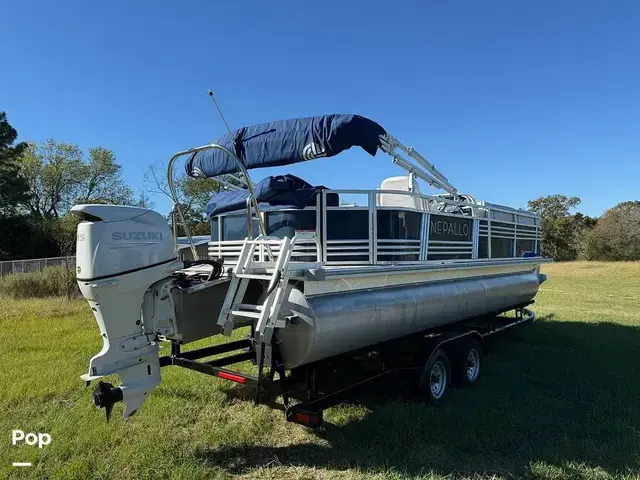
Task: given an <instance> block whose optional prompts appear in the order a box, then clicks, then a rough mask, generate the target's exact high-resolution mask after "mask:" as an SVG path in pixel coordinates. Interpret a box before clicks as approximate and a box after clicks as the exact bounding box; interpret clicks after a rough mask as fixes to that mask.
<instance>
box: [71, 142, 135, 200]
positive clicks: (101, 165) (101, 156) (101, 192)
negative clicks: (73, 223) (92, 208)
mask: <svg viewBox="0 0 640 480" xmlns="http://www.w3.org/2000/svg"><path fill="white" fill-rule="evenodd" d="M81 175H82V181H81V183H80V186H79V191H78V195H77V198H76V200H75V201H76V202H77V203H112V204H116V205H132V204H134V203H135V200H134V195H133V190H132V189H131V187H129V186H128V185H127V184H126V183H125V181H124V179H123V178H122V167H121V166H120V165H118V164H117V163H116V157H115V155H114V153H113V152H112V151H111V150H109V149H106V148H103V147H95V148H90V149H89V159H88V162H86V163H85V165H84V167H83V171H82V172H81Z"/></svg>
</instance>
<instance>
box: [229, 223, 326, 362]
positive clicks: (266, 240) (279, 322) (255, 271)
mask: <svg viewBox="0 0 640 480" xmlns="http://www.w3.org/2000/svg"><path fill="white" fill-rule="evenodd" d="M313 238H315V233H312V234H306V233H305V234H297V235H295V236H294V237H293V239H290V238H289V237H284V238H283V239H281V238H278V237H266V236H259V237H257V238H255V239H249V238H247V239H245V241H244V243H243V245H242V250H241V251H240V256H239V257H238V263H237V264H236V268H235V272H234V273H232V279H231V282H230V284H229V290H228V291H227V295H226V297H225V299H224V302H223V304H222V309H221V310H220V315H219V317H218V325H219V326H220V327H222V329H223V331H224V334H225V335H226V336H227V337H228V336H230V335H231V332H232V331H233V328H234V319H235V318H236V317H243V318H251V319H255V320H256V323H255V338H256V340H257V342H256V352H257V357H258V358H257V361H258V362H259V363H261V358H260V357H261V355H262V354H263V352H262V348H263V346H264V360H265V362H266V363H267V364H269V363H270V362H271V340H272V338H273V332H274V330H275V329H276V328H282V327H284V326H285V324H286V320H285V319H280V318H279V314H280V308H281V307H282V303H283V302H284V301H285V300H286V298H285V296H286V293H287V285H288V284H289V278H290V276H291V270H290V269H289V262H290V261H291V256H292V254H293V249H294V246H295V244H296V243H297V242H298V241H303V240H310V239H313ZM277 246H279V247H280V248H279V251H278V252H277V258H275V261H274V260H272V261H268V262H260V261H256V260H255V257H256V255H257V254H258V252H256V249H257V248H258V247H263V248H265V249H266V250H267V252H268V253H269V255H268V256H269V257H270V258H271V259H273V257H274V253H273V249H275V247H277ZM251 280H264V281H268V282H269V284H268V287H267V290H266V295H264V299H263V301H262V303H260V304H257V305H253V304H247V303H241V302H242V300H243V298H244V296H245V293H246V291H247V287H248V285H249V282H250V281H251Z"/></svg>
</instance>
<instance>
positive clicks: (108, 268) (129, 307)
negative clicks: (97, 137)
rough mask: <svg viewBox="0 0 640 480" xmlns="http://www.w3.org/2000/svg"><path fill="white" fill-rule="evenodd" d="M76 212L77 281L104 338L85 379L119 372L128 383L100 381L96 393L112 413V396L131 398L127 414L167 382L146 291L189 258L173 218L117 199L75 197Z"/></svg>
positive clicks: (95, 397) (114, 399)
mask: <svg viewBox="0 0 640 480" xmlns="http://www.w3.org/2000/svg"><path fill="white" fill-rule="evenodd" d="M71 212H72V213H73V214H74V215H76V216H78V217H80V219H81V223H80V224H79V225H78V236H77V258H76V276H77V280H78V285H79V286H80V290H81V291H82V295H84V298H86V299H87V301H88V302H89V305H90V306H91V309H92V310H93V314H94V315H95V317H96V320H97V322H98V326H99V327H100V333H101V335H102V340H103V342H104V345H103V347H102V350H101V351H100V352H99V353H98V354H97V355H95V356H94V357H93V358H92V359H91V362H90V364H89V373H87V374H86V375H83V376H82V379H83V380H85V381H87V382H89V381H91V380H95V379H98V378H101V377H103V376H105V375H111V374H115V373H117V374H119V375H120V381H121V384H120V385H119V386H118V387H115V388H114V387H113V385H111V384H109V383H105V382H102V381H101V382H100V384H99V386H98V387H97V388H96V389H95V391H94V392H93V400H94V403H95V404H96V406H97V407H102V408H105V410H106V413H107V420H108V419H109V415H110V413H111V409H112V407H113V404H114V403H115V402H117V401H120V400H124V402H125V405H126V407H125V411H124V417H125V418H128V417H130V416H131V415H133V414H134V413H135V412H136V410H138V408H140V406H141V405H142V403H143V402H144V401H145V399H146V398H148V396H149V395H150V394H151V391H152V390H153V389H154V388H155V387H156V386H157V385H158V384H159V383H160V363H159V357H158V349H159V348H158V342H157V338H156V332H155V329H156V325H145V322H144V319H143V317H142V314H141V307H142V303H143V299H144V296H145V292H147V290H148V289H149V287H150V286H151V285H153V284H154V283H156V282H158V281H160V280H163V279H166V278H168V277H169V276H170V275H171V274H173V273H174V272H175V271H177V270H179V269H181V268H183V267H184V264H183V263H182V262H180V261H178V260H177V259H176V252H175V247H174V242H173V238H172V235H171V230H170V228H169V225H168V223H167V221H166V219H165V218H164V217H163V216H162V215H160V214H159V213H157V212H154V211H152V210H148V209H146V208H138V207H125V206H116V205H76V206H75V207H73V208H72V209H71ZM147 323H149V322H147Z"/></svg>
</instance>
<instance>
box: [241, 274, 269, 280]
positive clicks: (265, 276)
mask: <svg viewBox="0 0 640 480" xmlns="http://www.w3.org/2000/svg"><path fill="white" fill-rule="evenodd" d="M236 277H238V278H251V279H256V280H271V278H272V277H273V275H271V274H267V273H238V274H236Z"/></svg>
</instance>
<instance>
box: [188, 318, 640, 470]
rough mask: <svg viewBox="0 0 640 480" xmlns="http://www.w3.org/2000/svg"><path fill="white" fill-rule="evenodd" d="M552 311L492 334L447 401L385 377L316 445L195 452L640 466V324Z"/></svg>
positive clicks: (429, 464) (424, 463)
mask: <svg viewBox="0 0 640 480" xmlns="http://www.w3.org/2000/svg"><path fill="white" fill-rule="evenodd" d="M549 318H553V317H552V316H550V317H547V319H542V320H540V321H538V322H536V323H535V324H533V325H531V326H528V327H526V328H524V329H520V330H516V331H513V332H509V333H505V334H503V335H502V336H501V337H500V338H496V339H494V340H493V341H492V342H491V352H492V353H491V355H490V356H489V357H488V358H487V359H486V361H485V363H484V369H483V377H482V378H481V379H480V381H479V384H478V385H477V386H476V387H475V388H473V389H464V390H454V391H453V392H451V394H450V396H449V398H448V399H447V402H446V404H445V405H443V406H441V407H438V408H431V407H427V406H425V405H423V404H421V403H420V402H419V401H417V400H416V399H414V400H409V401H406V400H402V401H398V400H397V398H395V399H390V397H389V395H388V394H387V392H389V391H390V390H389V386H386V387H382V386H381V387H380V388H379V390H378V392H373V393H371V392H369V393H370V396H369V397H368V398H367V399H365V400H364V401H363V402H362V404H364V405H365V407H366V409H365V411H366V412H367V413H366V415H365V417H364V418H357V419H350V418H349V412H348V407H347V410H346V411H342V410H337V411H336V410H334V411H333V412H332V411H331V410H329V411H328V412H327V413H328V415H326V419H327V420H328V422H327V424H326V426H325V427H324V428H323V429H321V430H319V431H317V432H314V435H317V436H318V437H319V441H318V442H317V443H313V442H310V443H306V444H297V445H288V446H283V447H267V446H262V445H241V446H228V447H225V446H223V447H220V448H217V449H209V450H207V449H204V450H200V451H199V452H198V454H197V455H198V456H199V457H200V459H206V460H207V461H208V462H210V463H212V464H215V465H217V466H218V467H221V468H223V469H225V470H227V471H229V472H230V473H243V472H247V471H249V470H251V469H252V468H256V467H262V466H265V465H269V464H274V463H276V464H282V465H295V466H313V467H324V468H330V469H345V468H359V469H361V470H363V471H381V470H385V471H388V470H393V471H396V472H399V473H401V474H405V475H412V474H420V473H425V472H434V473H439V474H443V475H448V474H452V473H453V474H454V475H481V476H488V475H494V474H496V475H505V476H523V475H525V476H530V477H545V476H547V474H549V475H551V474H550V473H548V470H547V469H548V468H560V469H561V471H562V476H568V477H576V476H578V477H579V476H580V472H582V469H583V468H586V469H589V468H596V467H599V468H601V469H604V470H605V471H607V472H608V473H610V474H615V473H623V472H630V471H631V472H639V471H640V457H639V456H638V452H640V406H639V404H638V399H640V362H638V360H637V359H638V353H640V328H637V327H631V326H621V325H618V324H611V323H599V324H594V323H585V322H566V321H565V322H559V321H554V320H550V319H549ZM238 393H240V392H236V394H238ZM229 394H230V395H234V393H233V392H232V391H230V392H229ZM340 412H342V413H340ZM336 413H337V415H336ZM343 413H344V414H343ZM334 418H338V423H340V425H333V424H331V423H329V422H331V421H332V419H334ZM341 419H344V420H341ZM248 421H250V420H248ZM283 421H284V419H283ZM300 428H302V427H300ZM275 440H277V439H274V441H275ZM320 440H322V441H320ZM580 464H582V466H581V467H580V468H578V470H576V465H580ZM545 472H547V473H545ZM576 472H578V473H576ZM556 475H557V471H556Z"/></svg>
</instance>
